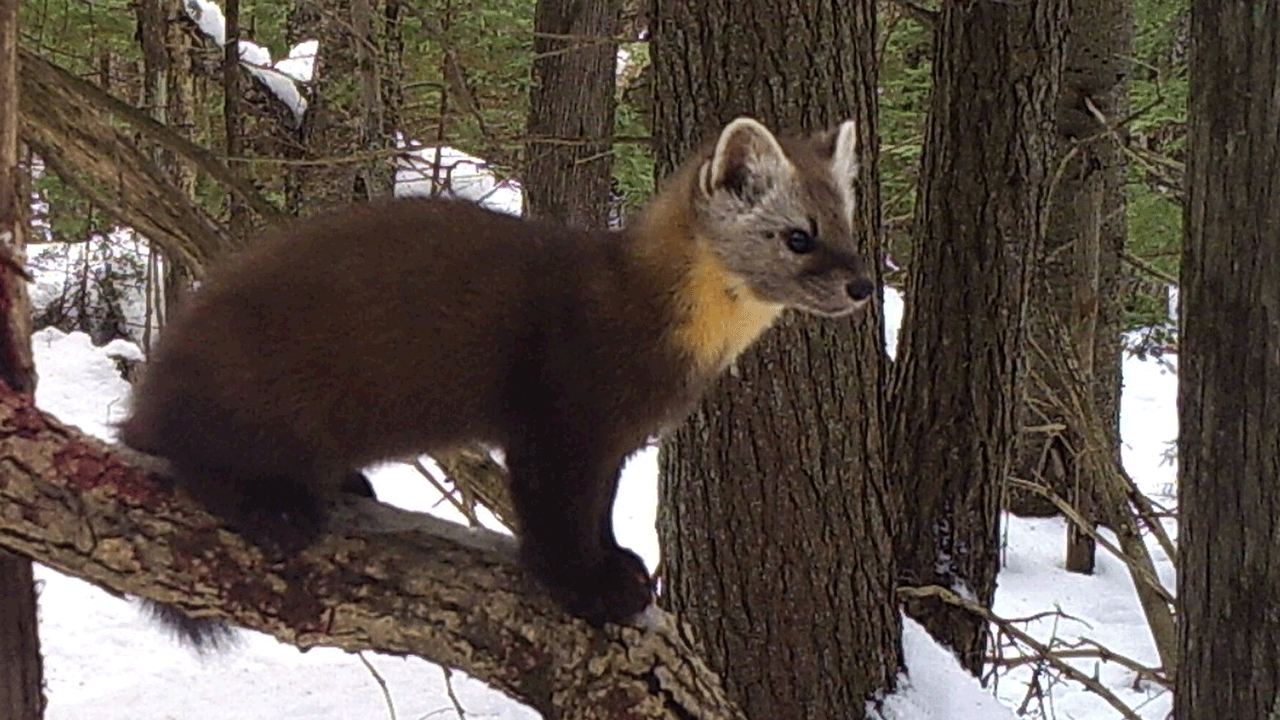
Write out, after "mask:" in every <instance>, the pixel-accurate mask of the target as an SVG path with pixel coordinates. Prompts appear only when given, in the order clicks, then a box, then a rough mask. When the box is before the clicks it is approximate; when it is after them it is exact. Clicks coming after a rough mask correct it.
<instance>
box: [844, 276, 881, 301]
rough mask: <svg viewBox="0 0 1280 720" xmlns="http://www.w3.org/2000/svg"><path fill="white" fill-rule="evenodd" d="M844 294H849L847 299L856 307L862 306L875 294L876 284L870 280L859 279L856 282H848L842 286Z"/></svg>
mask: <svg viewBox="0 0 1280 720" xmlns="http://www.w3.org/2000/svg"><path fill="white" fill-rule="evenodd" d="M844 289H845V292H847V293H849V297H850V298H851V299H852V300H853V302H854V303H855V304H856V305H862V304H863V303H865V302H867V301H868V300H870V299H871V296H872V295H874V294H875V291H876V284H875V283H874V282H872V281H871V278H865V277H860V278H858V279H857V280H853V281H850V282H849V284H848V285H845V286H844Z"/></svg>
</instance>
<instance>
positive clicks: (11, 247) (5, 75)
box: [0, 0, 44, 720]
mask: <svg viewBox="0 0 1280 720" xmlns="http://www.w3.org/2000/svg"><path fill="white" fill-rule="evenodd" d="M18 106H19V90H18V2H17V0H0V255H2V256H3V258H4V259H5V262H3V263H0V377H2V378H3V379H4V380H5V381H6V382H8V383H10V384H11V385H12V386H13V387H16V388H19V389H20V390H21V391H22V392H24V393H26V394H27V396H28V397H30V394H31V393H32V392H33V391H34V390H35V384H36V372H35V362H34V361H33V359H32V357H31V307H30V303H29V302H28V301H27V285H26V283H25V282H23V277H22V276H21V275H20V271H21V265H20V263H21V262H22V258H23V257H24V253H23V244H24V239H25V234H26V233H25V232H24V229H25V214H26V211H25V208H24V207H23V205H24V202H23V198H24V197H26V193H24V192H23V191H22V188H23V182H22V169H21V168H20V167H19V165H18V161H19V157H18V123H19V117H20V113H19V107H18ZM35 588H36V586H35V579H34V577H33V576H32V562H31V560H30V559H29V558H26V557H23V556H21V555H15V554H13V553H9V552H6V551H5V550H3V549H0V717H3V718H5V720H39V719H40V718H41V717H43V716H44V692H43V690H44V688H43V687H42V682H43V676H44V663H43V661H42V660H41V657H40V636H39V634H38V632H37V621H36V589H35Z"/></svg>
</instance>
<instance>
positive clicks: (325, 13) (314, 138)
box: [288, 0, 402, 215]
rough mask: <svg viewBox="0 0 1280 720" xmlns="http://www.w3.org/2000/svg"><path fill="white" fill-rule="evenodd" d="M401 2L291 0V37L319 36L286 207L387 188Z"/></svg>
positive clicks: (299, 208) (297, 210) (340, 202)
mask: <svg viewBox="0 0 1280 720" xmlns="http://www.w3.org/2000/svg"><path fill="white" fill-rule="evenodd" d="M399 8H400V5H399V3H398V2H395V0H297V2H295V4H294V6H293V9H292V12H291V14H290V18H289V35H290V37H291V38H293V39H294V41H298V40H305V39H309V38H322V40H323V41H322V42H321V43H320V49H319V51H318V55H317V57H316V60H315V69H314V75H313V77H314V78H315V79H314V80H313V82H312V83H311V86H310V87H311V90H312V92H311V95H310V98H309V105H308V108H307V113H306V115H305V116H304V118H303V121H302V128H301V137H302V147H301V149H300V153H298V154H300V155H302V156H304V157H306V158H308V159H313V160H323V161H324V162H323V163H322V164H316V165H304V166H302V167H300V168H297V169H296V171H295V172H294V173H293V177H292V179H291V182H290V187H289V190H288V195H289V196H290V198H289V203H288V204H289V207H288V210H289V211H290V212H292V213H294V214H298V215H306V214H308V213H310V212H315V211H316V210H319V209H325V208H334V207H342V206H345V205H349V204H351V203H357V202H364V201H367V200H370V199H373V198H378V197H387V196H389V195H391V193H392V191H393V189H394V182H395V170H394V168H395V165H394V163H393V162H391V157H390V153H389V152H388V151H389V150H391V148H392V147H393V144H392V143H393V138H394V137H395V133H396V131H398V130H400V128H399V127H398V126H397V121H398V118H399V111H400V105H401V76H402V68H401V53H402V40H401V34H400V9H399Z"/></svg>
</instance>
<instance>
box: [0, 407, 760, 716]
mask: <svg viewBox="0 0 1280 720" xmlns="http://www.w3.org/2000/svg"><path fill="white" fill-rule="evenodd" d="M156 462H157V461H156V460H155V459H154V458H147V457H146V456H135V454H133V453H131V452H130V451H128V450H125V449H122V448H113V447H110V446H108V445H106V444H105V443H103V442H101V441H98V440H95V439H93V438H90V437H87V436H85V435H83V434H81V433H80V432H79V431H77V430H75V429H74V428H70V427H67V426H64V425H62V424H60V423H59V422H58V421H57V420H56V419H54V418H53V417H50V416H49V415H47V414H44V413H42V412H40V411H39V410H37V409H35V408H34V407H33V406H32V404H31V400H30V397H29V396H24V395H19V394H17V393H14V392H13V391H11V390H9V389H8V388H7V387H5V386H0V547H4V548H7V549H10V550H13V551H15V552H18V553H21V554H24V555H27V556H29V557H31V558H32V559H34V560H38V561H40V562H42V563H45V564H46V565H49V566H50V567H54V568H56V569H58V570H60V571H62V572H65V573H68V574H71V575H75V576H77V577H81V578H83V579H85V580H88V581H89V582H92V583H94V584H96V585H99V586H101V587H103V588H106V589H107V590H109V591H111V592H115V593H128V594H135V595H143V596H146V597H150V598H153V599H155V600H158V601H161V602H164V603H170V604H174V605H177V606H179V607H181V608H183V609H184V610H185V611H187V612H188V613H190V614H193V615H202V616H208V615H218V616H225V617H229V618H231V619H232V620H233V621H234V622H236V623H238V624H240V625H243V626H246V627H251V628H254V629H257V630H261V631H263V632H267V633H270V634H272V635H274V636H275V637H277V638H280V639H281V640H283V641H285V642H289V643H292V644H295V645H298V646H299V647H303V648H306V647H312V646H317V645H327V646H333V647H338V648H342V649H344V650H348V651H353V652H354V651H360V650H378V651H382V652H388V653H394V654H408V655H418V656H421V657H424V658H426V659H428V660H431V661H433V662H438V663H442V664H445V665H448V666H452V667H456V668H459V669H462V670H464V671H466V672H467V673H469V674H471V675H473V676H474V677H477V678H479V679H481V680H483V681H485V682H487V683H489V684H491V685H493V686H494V687H495V688H497V689H499V690H502V691H503V692H505V693H507V694H509V695H511V696H512V697H514V698H515V699H517V700H519V701H521V702H524V703H527V704H528V705H530V706H532V707H533V708H534V709H536V710H538V711H539V712H541V713H542V714H543V715H544V716H545V717H547V718H549V719H553V720H586V719H588V718H590V719H600V720H604V719H605V718H608V719H609V720H617V719H626V720H633V719H634V720H641V719H649V718H665V719H668V720H690V719H691V718H705V719H707V720H720V719H729V718H733V719H738V718H742V717H743V716H742V715H741V713H740V712H739V711H738V710H737V709H735V708H734V707H733V706H732V705H731V704H730V703H729V702H728V700H727V699H726V698H725V696H724V693H723V690H722V688H721V685H720V682H719V680H718V679H717V678H716V676H715V675H714V673H712V672H711V671H710V670H709V669H708V668H707V666H706V665H705V664H704V663H703V662H702V661H701V660H700V659H699V658H698V657H697V655H696V654H695V653H694V652H693V651H692V650H691V649H690V648H691V643H690V642H689V640H688V637H687V634H686V633H685V631H684V630H683V629H681V628H680V627H679V625H678V624H677V623H676V622H675V621H674V620H673V619H672V618H671V617H670V616H666V615H665V614H664V615H662V617H661V622H659V623H657V627H655V628H654V629H652V630H640V629H636V628H618V627H610V628H606V629H605V630H603V631H598V630H595V629H592V628H591V627H589V626H587V625H586V624H584V623H582V622H580V621H578V620H575V619H573V618H570V617H569V616H567V615H566V614H564V613H563V612H562V611H561V610H560V609H559V608H558V607H557V606H556V605H555V603H554V602H553V601H552V600H551V598H550V597H549V596H548V594H547V593H546V592H545V591H543V590H542V588H541V587H540V586H539V585H538V584H537V583H536V582H535V581H534V580H533V579H532V578H531V577H529V576H528V575H526V574H525V573H524V572H523V571H521V570H520V569H519V568H518V566H517V565H516V564H515V561H514V557H515V554H514V552H513V547H514V544H513V543H512V541H511V540H510V539H507V538H505V536H500V535H496V534H494V533H489V532H486V531H477V530H470V529H467V528H463V527H461V526H459V525H455V524H453V523H448V522H445V521H442V520H439V519H437V518H432V517H430V516H426V515H420V514H416V513H407V512H403V511H398V510H394V509H392V508H388V507H386V506H382V505H377V504H376V503H362V504H360V505H356V506H352V507H349V508H344V510H343V512H342V518H341V519H340V521H339V522H338V523H336V524H337V525H339V527H337V528H336V529H335V531H334V533H333V534H331V535H329V536H327V537H325V538H324V539H323V540H322V541H321V542H320V543H318V544H317V545H316V546H314V547H312V548H309V549H308V550H306V551H305V552H303V553H301V554H300V555H299V556H297V557H293V558H289V559H287V560H286V561H284V562H282V563H275V564H271V563H267V562H266V561H264V559H263V557H262V555H261V553H260V552H258V551H257V550H256V549H255V548H254V547H252V546H250V545H247V544H246V543H245V542H244V541H243V540H241V539H240V537H239V536H238V535H235V534H233V533H231V532H229V531H227V530H226V529H225V528H223V527H221V526H220V525H219V523H218V522H217V520H215V519H214V518H212V517H211V516H209V515H208V514H206V513H204V512H203V511H201V510H200V509H198V508H197V507H196V506H195V505H194V504H192V503H191V502H190V501H189V500H187V499H186V498H185V497H183V496H179V495H175V494H173V493H172V492H171V491H170V490H168V489H166V488H165V487H164V484H163V482H162V481H158V480H157V479H156V476H155V475H153V474H150V473H149V472H148V468H150V469H152V470H154V469H156Z"/></svg>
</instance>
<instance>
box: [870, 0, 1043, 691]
mask: <svg viewBox="0 0 1280 720" xmlns="http://www.w3.org/2000/svg"><path fill="white" fill-rule="evenodd" d="M1065 20H1066V2H1065V0H1032V1H1030V2H1020V3H1008V2H1000V1H998V0H955V1H953V2H946V3H943V4H942V11H941V14H940V16H939V19H938V25H937V28H936V41H935V42H936V53H935V60H934V66H933V95H932V99H931V106H930V115H929V124H928V130H927V134H926V136H925V145H924V157H923V160H922V166H921V173H920V183H921V187H920V197H919V200H918V202H917V205H916V206H917V211H916V212H917V216H916V231H915V233H916V238H915V249H914V251H913V254H912V263H911V272H910V277H909V279H908V284H907V292H906V311H905V316H904V318H903V329H902V335H901V337H900V339H899V344H898V358H899V360H898V362H897V363H896V365H895V368H894V378H893V383H892V386H891V395H890V409H889V422H890V424H889V447H890V457H891V459H892V473H891V477H893V478H894V483H895V487H897V488H899V489H900V490H901V492H902V493H903V497H904V499H905V512H904V514H903V522H902V526H901V528H900V531H899V532H898V537H897V539H898V548H897V551H898V561H899V563H900V567H901V573H902V577H903V579H904V581H905V582H906V583H908V584H926V585H929V584H937V585H942V586H945V587H948V588H953V589H957V590H959V591H961V592H963V593H969V594H971V595H972V597H974V598H975V599H976V600H977V601H978V602H980V603H981V604H983V605H985V606H988V607H989V606H990V604H991V600H992V596H993V595H994V593H995V580H996V572H997V569H998V560H999V556H998V551H999V540H1000V538H999V532H998V526H999V509H1000V491H1001V487H1002V486H1003V483H1004V478H1005V477H1006V475H1007V474H1008V472H1009V470H1010V467H1011V461H1012V457H1013V454H1012V450H1013V442H1014V438H1015V435H1016V432H1017V424H1016V416H1017V412H1016V411H1017V408H1018V403H1019V402H1020V400H1021V389H1022V386H1023V382H1022V381H1023V368H1022V366H1021V359H1022V354H1023V352H1024V349H1025V348H1024V334H1025V333H1024V325H1025V323H1024V317H1025V314H1026V312H1025V311H1026V305H1027V298H1028V294H1029V290H1030V288H1031V277H1032V274H1031V269H1032V268H1033V267H1034V265H1035V263H1036V261H1037V260H1038V253H1039V249H1040V245H1041V239H1042V237H1043V232H1044V219H1045V215H1046V206H1047V200H1048V189H1049V182H1050V178H1051V175H1052V172H1053V167H1054V166H1053V158H1054V137H1053V123H1054V101H1055V99H1056V94H1057V92H1056V91H1057V87H1056V85H1057V81H1058V74H1059V72H1060V70H1061V57H1062V47H1063V32H1064V30H1065V27H1064V26H1065ZM908 611H909V612H910V613H911V614H912V615H913V616H915V617H916V618H918V619H919V620H920V621H921V622H922V623H923V624H924V625H925V627H926V628H928V630H929V632H930V633H932V634H933V635H934V637H936V638H938V639H939V640H941V641H942V642H944V643H946V644H947V645H950V646H951V647H952V648H953V649H954V650H955V651H956V653H957V654H958V655H959V657H960V659H961V662H962V663H963V664H964V666H965V667H966V668H968V669H969V670H970V671H972V672H974V673H977V672H979V670H980V669H981V666H982V658H983V652H984V648H985V642H986V626H985V623H984V622H983V621H982V620H981V619H979V618H975V617H973V616H971V615H969V614H968V613H966V612H965V611H963V610H959V609H956V608H952V607H947V606H943V605H941V604H940V603H934V602H933V601H915V602H912V603H911V604H910V605H909V607H908Z"/></svg>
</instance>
